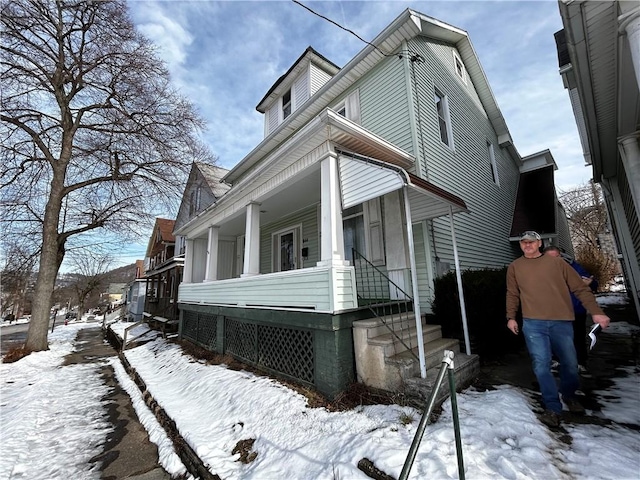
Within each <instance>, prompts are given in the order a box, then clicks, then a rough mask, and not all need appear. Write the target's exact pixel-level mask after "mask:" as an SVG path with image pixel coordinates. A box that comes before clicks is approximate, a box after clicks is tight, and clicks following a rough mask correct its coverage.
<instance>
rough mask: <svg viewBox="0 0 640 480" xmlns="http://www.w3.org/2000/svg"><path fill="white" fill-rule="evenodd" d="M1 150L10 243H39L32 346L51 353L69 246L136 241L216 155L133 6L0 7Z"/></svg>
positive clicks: (35, 3)
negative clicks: (202, 162) (56, 297)
mask: <svg viewBox="0 0 640 480" xmlns="http://www.w3.org/2000/svg"><path fill="white" fill-rule="evenodd" d="M1 5H2V7H1V8H2V11H1V15H0V22H1V25H2V32H1V35H2V44H1V46H0V49H1V50H0V51H1V59H0V61H1V62H2V70H1V76H2V77H1V78H2V85H3V91H2V98H1V113H0V136H1V139H2V142H1V146H0V149H1V150H0V152H1V154H0V155H1V157H0V160H1V163H2V177H1V178H2V179H1V183H0V189H1V190H2V204H3V222H4V225H5V234H11V235H29V236H33V238H37V239H38V243H39V245H40V249H39V252H38V253H39V262H40V263H39V268H38V275H37V280H36V285H35V301H34V305H33V310H32V320H31V324H30V327H29V331H28V335H27V341H26V344H25V348H26V349H27V350H29V351H38V350H46V349H47V348H48V341H47V334H48V319H49V309H50V306H51V296H52V292H53V289H54V284H55V280H56V276H57V274H58V271H59V269H60V265H61V263H62V261H63V259H64V257H65V252H66V248H67V244H68V242H69V241H70V239H74V238H78V237H79V236H82V235H83V234H86V233H87V232H95V231H97V230H100V231H101V234H102V235H106V234H108V233H109V232H112V233H116V234H118V235H120V236H122V237H123V238H127V237H128V236H132V235H135V234H137V230H138V228H139V225H140V223H141V222H149V221H150V220H151V219H152V217H154V216H155V215H156V214H157V212H159V211H162V209H163V208H174V204H175V203H176V202H177V201H178V200H179V198H180V194H181V191H182V187H183V185H184V181H185V178H186V175H187V172H188V167H189V166H190V165H191V162H192V161H193V160H195V159H209V160H211V155H210V154H209V152H207V151H206V149H205V148H204V147H202V145H201V143H200V142H199V141H198V136H197V134H198V131H199V130H200V129H201V128H202V127H203V123H202V120H201V118H200V117H199V115H198V114H197V113H196V112H195V109H194V108H193V106H192V105H191V104H190V103H189V102H187V101H186V100H185V99H184V98H182V97H181V96H180V95H179V94H178V93H177V92H176V91H175V90H173V89H172V88H171V86H170V79H169V74H168V72H167V70H166V68H165V67H164V65H163V63H162V62H161V61H160V60H159V59H158V58H157V56H156V55H155V52H154V48H153V46H152V45H151V44H150V42H149V41H148V40H147V39H146V38H144V37H143V36H141V35H140V34H139V33H137V32H136V30H135V28H134V26H133V24H132V22H131V20H130V19H129V14H128V10H127V4H126V2H125V1H124V0H105V1H98V2H96V1H91V0H55V1H46V2H43V1H41V0H10V1H7V0H1Z"/></svg>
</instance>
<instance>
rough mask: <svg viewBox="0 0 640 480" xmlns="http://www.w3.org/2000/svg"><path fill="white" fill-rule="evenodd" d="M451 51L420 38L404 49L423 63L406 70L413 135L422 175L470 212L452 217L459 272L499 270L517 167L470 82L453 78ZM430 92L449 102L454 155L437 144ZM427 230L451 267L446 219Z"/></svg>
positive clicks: (506, 253)
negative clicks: (415, 126) (417, 128)
mask: <svg viewBox="0 0 640 480" xmlns="http://www.w3.org/2000/svg"><path fill="white" fill-rule="evenodd" d="M453 48H454V47H452V46H450V45H447V44H444V43H440V42H435V41H433V40H426V39H417V40H415V41H413V42H411V44H410V49H411V50H415V51H417V52H419V53H420V54H421V55H422V56H423V58H424V59H425V61H424V63H421V64H417V63H414V64H413V65H412V68H414V69H415V79H416V81H415V82H413V83H412V85H413V88H414V89H415V90H416V92H417V93H416V94H414V98H416V100H415V102H414V103H415V104H414V108H415V111H416V116H417V117H418V116H419V119H420V121H419V124H420V125H421V126H422V128H423V132H422V135H421V136H420V135H419V136H418V137H419V138H422V140H423V144H424V145H423V148H424V159H425V160H424V163H425V165H426V168H427V172H423V174H426V176H427V177H428V179H429V181H431V182H433V183H434V184H436V185H438V186H440V187H442V188H444V189H446V190H448V191H450V192H452V193H454V194H456V195H458V196H460V197H461V198H462V199H464V201H465V202H466V204H467V207H468V209H469V212H470V213H468V214H458V215H455V216H454V224H455V229H456V231H455V233H456V240H457V246H458V253H459V257H460V265H461V268H462V269H468V268H483V267H486V266H488V265H490V266H494V267H501V266H503V265H505V264H507V263H509V262H511V260H513V258H514V251H513V249H512V246H511V245H510V243H509V241H508V238H509V232H510V228H511V220H512V216H513V205H514V201H515V195H516V191H517V187H518V179H519V170H518V165H517V164H516V163H515V162H514V161H513V160H512V159H511V158H510V156H509V154H508V152H507V151H505V150H503V149H501V148H500V147H499V146H498V139H497V135H496V132H495V131H494V129H493V126H492V125H491V123H490V122H489V120H488V117H487V113H486V111H485V110H484V108H483V107H482V104H481V103H480V100H479V97H478V94H477V92H476V91H475V88H474V86H473V83H472V82H471V80H470V79H467V83H466V84H465V83H464V82H463V81H462V79H460V77H458V75H457V74H456V73H455V68H454V60H453V58H454V56H453ZM436 87H437V88H438V90H440V92H441V93H443V94H444V95H446V96H447V99H448V102H449V113H450V119H451V124H452V131H453V138H454V150H451V149H450V148H449V147H447V146H446V145H445V144H443V143H442V142H441V140H440V133H439V126H438V118H437V113H436V108H435V104H434V101H433V94H434V89H435V88H436ZM418 99H419V100H418ZM487 142H490V143H492V144H493V146H494V152H495V159H496V164H497V167H498V178H499V181H500V186H498V185H496V184H495V183H494V182H493V179H492V176H491V167H490V161H489V153H488V149H487ZM433 228H434V232H433V238H434V239H435V245H434V255H437V256H438V257H439V258H440V260H442V261H446V262H450V263H451V267H452V268H454V258H453V248H452V238H451V227H450V220H449V217H441V218H439V219H435V220H434V221H433ZM487 245H491V248H490V249H488V248H487ZM487 252H489V253H487Z"/></svg>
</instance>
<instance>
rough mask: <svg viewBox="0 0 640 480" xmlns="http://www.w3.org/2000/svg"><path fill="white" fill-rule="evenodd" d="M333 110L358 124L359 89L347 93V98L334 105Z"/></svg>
mask: <svg viewBox="0 0 640 480" xmlns="http://www.w3.org/2000/svg"><path fill="white" fill-rule="evenodd" d="M335 111H336V113H337V114H338V115H342V116H343V117H345V118H348V119H349V120H351V121H352V122H355V123H357V124H360V91H359V90H356V91H355V92H352V93H350V94H349V95H347V98H345V99H344V101H343V102H341V103H339V104H338V105H337V106H336V108H335Z"/></svg>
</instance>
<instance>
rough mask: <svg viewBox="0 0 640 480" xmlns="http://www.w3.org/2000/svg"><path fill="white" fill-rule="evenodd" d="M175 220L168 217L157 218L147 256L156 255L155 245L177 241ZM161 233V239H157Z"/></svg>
mask: <svg viewBox="0 0 640 480" xmlns="http://www.w3.org/2000/svg"><path fill="white" fill-rule="evenodd" d="M175 223H176V222H175V220H169V219H168V218H156V223H155V225H154V226H153V230H152V232H151V236H150V237H149V243H148V244H147V252H146V256H147V257H151V256H152V255H154V254H155V253H154V251H153V250H154V247H155V246H156V245H158V244H166V243H175V241H176V237H175V236H174V235H173V227H174V225H175ZM158 234H160V241H159V242H158V241H157V240H156V239H157V237H158Z"/></svg>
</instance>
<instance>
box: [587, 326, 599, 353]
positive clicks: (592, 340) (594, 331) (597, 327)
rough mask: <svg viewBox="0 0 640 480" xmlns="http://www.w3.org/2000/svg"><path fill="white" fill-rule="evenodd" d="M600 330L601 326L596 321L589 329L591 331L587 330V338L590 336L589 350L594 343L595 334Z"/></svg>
mask: <svg viewBox="0 0 640 480" xmlns="http://www.w3.org/2000/svg"><path fill="white" fill-rule="evenodd" d="M601 330H602V327H601V326H600V324H599V323H596V324H595V325H594V326H593V328H592V329H591V331H590V332H589V338H591V345H590V346H589V350H591V349H592V348H593V346H594V345H595V344H596V338H597V335H598V333H600V331H601Z"/></svg>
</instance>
